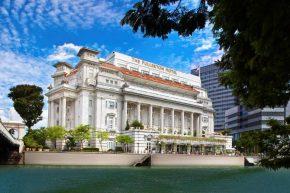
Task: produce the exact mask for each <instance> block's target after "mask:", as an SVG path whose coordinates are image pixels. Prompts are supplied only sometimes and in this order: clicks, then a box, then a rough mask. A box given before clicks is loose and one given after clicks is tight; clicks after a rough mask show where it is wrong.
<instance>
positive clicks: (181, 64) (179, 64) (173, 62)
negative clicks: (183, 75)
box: [160, 54, 191, 73]
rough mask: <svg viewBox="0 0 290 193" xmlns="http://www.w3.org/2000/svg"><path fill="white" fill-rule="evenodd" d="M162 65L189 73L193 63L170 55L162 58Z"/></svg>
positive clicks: (178, 56) (181, 57)
mask: <svg viewBox="0 0 290 193" xmlns="http://www.w3.org/2000/svg"><path fill="white" fill-rule="evenodd" d="M160 60H161V64H162V65H164V66H167V67H169V68H172V69H176V70H180V71H183V72H187V73H188V70H189V68H190V66H191V61H190V60H189V59H186V58H184V57H183V56H180V55H176V54H170V55H169V56H166V57H163V58H160Z"/></svg>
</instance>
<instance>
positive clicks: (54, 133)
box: [46, 126, 66, 148]
mask: <svg viewBox="0 0 290 193" xmlns="http://www.w3.org/2000/svg"><path fill="white" fill-rule="evenodd" d="M46 135H47V139H49V140H51V141H52V143H54V148H56V140H58V139H64V138H65V135H66V130H65V129H64V128H63V127H61V126H52V127H48V128H47V129H46Z"/></svg>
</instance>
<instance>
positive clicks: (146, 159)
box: [132, 154, 151, 167]
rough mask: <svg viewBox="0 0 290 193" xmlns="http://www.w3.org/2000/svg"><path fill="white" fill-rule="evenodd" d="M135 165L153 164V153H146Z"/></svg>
mask: <svg viewBox="0 0 290 193" xmlns="http://www.w3.org/2000/svg"><path fill="white" fill-rule="evenodd" d="M132 166H133V167H142V166H151V154H146V155H145V156H144V157H142V159H140V160H138V161H137V162H135V163H134V164H133V165H132Z"/></svg>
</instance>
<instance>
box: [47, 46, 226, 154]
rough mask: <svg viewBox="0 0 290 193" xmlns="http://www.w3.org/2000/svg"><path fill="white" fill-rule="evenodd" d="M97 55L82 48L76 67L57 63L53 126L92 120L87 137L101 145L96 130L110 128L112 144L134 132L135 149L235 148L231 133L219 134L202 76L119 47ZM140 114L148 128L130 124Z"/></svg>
mask: <svg viewBox="0 0 290 193" xmlns="http://www.w3.org/2000/svg"><path fill="white" fill-rule="evenodd" d="M97 55H98V51H95V50H90V49H87V48H82V49H80V51H79V53H78V56H79V58H80V61H79V63H78V64H77V65H76V66H75V67H73V66H71V65H70V64H68V63H65V62H58V63H57V64H55V68H56V71H55V73H54V74H53V75H52V78H53V80H54V81H53V84H52V85H51V86H50V87H49V92H48V93H47V94H46V95H47V97H48V103H49V115H48V126H53V125H61V126H63V127H65V128H66V129H68V130H69V129H73V128H74V127H76V126H77V125H79V124H89V125H90V126H91V127H92V128H95V130H93V131H92V136H93V137H92V140H90V142H89V143H88V145H89V146H92V147H99V142H98V139H96V138H95V137H94V136H95V131H100V130H102V131H108V132H110V139H109V140H108V141H106V142H103V149H107V150H108V149H114V148H115V147H116V143H115V137H116V135H119V134H126V135H130V136H132V137H133V139H134V143H133V144H132V145H131V146H130V150H131V151H132V152H135V153H146V152H151V151H163V152H164V151H175V152H176V151H179V152H181V151H191V152H193V151H198V150H200V148H202V147H210V148H209V149H212V147H216V146H219V147H221V148H231V137H227V136H215V135H214V119H213V113H214V109H213V108H212V103H211V100H210V99H209V98H208V96H207V92H206V90H205V89H203V88H201V82H200V77H198V76H194V75H191V74H186V73H182V72H179V71H175V70H173V69H169V68H166V67H164V66H160V65H156V64H153V63H151V62H147V61H143V60H140V59H137V58H133V57H130V56H127V55H124V54H121V53H118V52H113V53H111V54H110V55H109V56H108V57H107V58H106V60H100V59H98V58H97ZM135 120H137V121H139V122H141V123H142V124H143V125H144V129H140V128H132V127H131V128H130V127H129V128H128V127H126V126H127V122H128V123H129V124H131V123H132V122H133V121H135ZM161 144H162V145H161ZM161 146H162V148H161ZM184 148H185V149H184Z"/></svg>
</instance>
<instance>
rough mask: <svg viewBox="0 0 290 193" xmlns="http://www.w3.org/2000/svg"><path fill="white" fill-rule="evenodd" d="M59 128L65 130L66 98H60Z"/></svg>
mask: <svg viewBox="0 0 290 193" xmlns="http://www.w3.org/2000/svg"><path fill="white" fill-rule="evenodd" d="M61 126H63V127H64V128H66V98H65V97H63V98H62V104H61Z"/></svg>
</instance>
